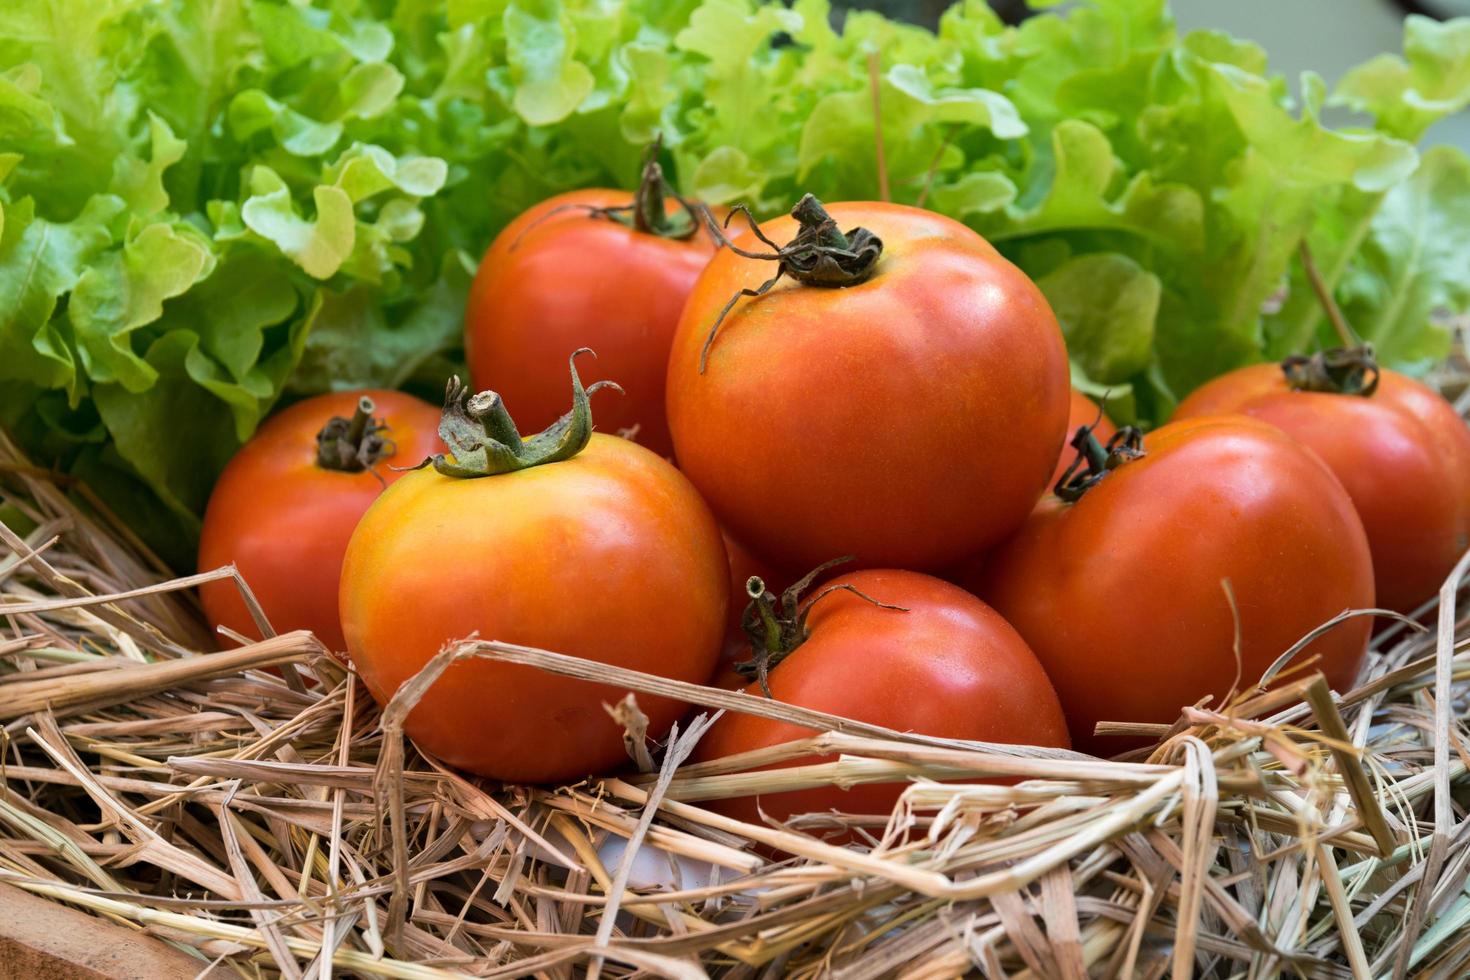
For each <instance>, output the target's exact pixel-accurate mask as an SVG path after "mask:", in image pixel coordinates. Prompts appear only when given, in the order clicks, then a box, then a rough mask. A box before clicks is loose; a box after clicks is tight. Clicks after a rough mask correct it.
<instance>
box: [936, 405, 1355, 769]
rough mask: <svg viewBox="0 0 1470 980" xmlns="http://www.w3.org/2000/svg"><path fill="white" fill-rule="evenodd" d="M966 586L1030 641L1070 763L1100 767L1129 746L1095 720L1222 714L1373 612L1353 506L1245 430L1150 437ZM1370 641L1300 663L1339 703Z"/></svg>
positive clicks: (1315, 467) (1026, 527)
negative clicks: (1050, 690) (1290, 660)
mask: <svg viewBox="0 0 1470 980" xmlns="http://www.w3.org/2000/svg"><path fill="white" fill-rule="evenodd" d="M1226 583H1228V590H1229V591H1228V594H1227V586H1226ZM963 584H964V585H965V587H966V588H968V589H970V590H971V591H973V592H974V593H975V594H976V595H978V596H980V597H981V598H982V599H984V600H985V601H987V602H989V603H990V604H991V605H992V606H993V607H994V608H995V609H996V610H997V611H998V612H999V613H1000V614H1001V615H1003V616H1005V617H1006V619H1007V620H1008V621H1009V622H1010V623H1011V624H1012V625H1013V626H1015V628H1016V630H1017V631H1018V632H1019V633H1020V634H1021V636H1023V637H1025V639H1026V641H1027V643H1029V644H1030V646H1031V648H1032V649H1033V650H1034V651H1035V652H1036V656H1037V657H1038V658H1039V659H1040V660H1041V663H1042V664H1043V665H1044V666H1045V667H1046V670H1047V672H1048V674H1049V675H1050V676H1051V678H1052V680H1053V682H1054V683H1055V684H1056V688H1057V693H1058V695H1059V696H1060V698H1061V702H1062V706H1063V708H1064V710H1065V711H1066V714H1067V721H1068V725H1069V726H1070V728H1071V731H1072V736H1073V739H1074V740H1075V742H1076V743H1077V745H1078V747H1079V748H1082V749H1083V750H1085V751H1089V752H1092V753H1095V754H1103V755H1109V754H1113V753H1116V752H1118V751H1121V750H1123V749H1125V748H1129V747H1132V746H1133V745H1134V744H1136V743H1134V742H1129V741H1127V740H1121V739H1113V738H1102V737H1097V736H1095V735H1094V729H1095V726H1096V725H1097V723H1098V722H1101V721H1123V722H1148V723H1160V724H1170V723H1172V722H1174V721H1175V720H1177V719H1178V717H1179V715H1180V711H1181V710H1182V709H1183V708H1184V707H1185V706H1187V705H1192V704H1195V703H1196V702H1198V701H1199V700H1200V699H1201V698H1204V697H1210V698H1213V699H1215V703H1217V704H1218V703H1219V700H1220V699H1222V698H1225V697H1226V696H1227V695H1229V694H1230V693H1231V691H1232V690H1234V691H1237V692H1239V691H1243V690H1246V689H1247V688H1249V687H1250V686H1251V685H1254V684H1255V683H1256V682H1257V681H1258V680H1259V679H1260V678H1261V676H1262V674H1263V673H1264V672H1265V670H1266V669H1267V668H1268V667H1269V666H1270V665H1271V664H1272V663H1273V662H1274V661H1275V660H1276V658H1277V657H1279V656H1280V655H1281V653H1282V652H1283V651H1285V650H1287V649H1289V648H1290V647H1291V646H1292V645H1293V644H1295V643H1296V642H1297V641H1298V640H1300V639H1302V638H1303V637H1304V636H1306V635H1307V634H1308V633H1309V632H1310V631H1312V630H1313V629H1315V628H1316V627H1318V626H1320V625H1322V624H1323V623H1325V622H1327V621H1328V620H1330V619H1332V618H1333V617H1335V616H1337V615H1338V614H1340V613H1342V612H1343V611H1344V610H1348V609H1369V608H1372V607H1373V605H1374V591H1373V569H1372V562H1371V559H1370V557H1369V552H1368V541H1367V537H1366V535H1365V533H1364V531H1363V524H1362V521H1361V520H1360V519H1359V518H1358V515H1357V512H1356V511H1355V510H1354V509H1353V505H1352V501H1351V500H1350V499H1349V498H1348V495H1347V492H1346V491H1345V490H1343V488H1342V485H1341V484H1340V483H1339V482H1338V480H1337V478H1336V477H1334V476H1333V475H1332V472H1331V471H1330V470H1329V469H1328V468H1327V466H1326V465H1325V464H1324V463H1323V462H1322V461H1321V459H1319V458H1318V457H1317V456H1316V455H1314V454H1313V453H1311V452H1310V451H1309V450H1307V449H1305V448H1303V447H1302V446H1301V445H1300V444H1298V443H1297V442H1295V441H1294V440H1292V439H1291V438H1290V437H1289V436H1287V435H1286V434H1285V433H1283V432H1282V431H1281V430H1280V429H1277V428H1275V427H1273V426H1270V425H1267V424H1265V423H1263V422H1258V421H1255V420H1253V419H1248V418H1244V417H1240V416H1204V417H1201V418H1197V419H1189V420H1186V421H1181V422H1174V423H1170V424H1168V425H1165V426H1162V427H1161V428H1159V429H1157V430H1155V431H1153V432H1151V433H1149V434H1148V435H1147V436H1145V437H1143V439H1142V448H1141V455H1139V456H1136V457H1134V458H1131V459H1128V460H1123V461H1116V468H1112V469H1109V470H1107V472H1106V474H1105V475H1102V476H1101V477H1100V478H1099V479H1097V480H1096V481H1095V482H1093V483H1092V485H1091V486H1090V488H1088V489H1086V490H1085V492H1084V493H1083V494H1082V495H1081V497H1080V499H1078V500H1077V501H1076V502H1075V503H1066V502H1063V501H1062V500H1060V499H1058V498H1057V497H1047V498H1045V499H1043V501H1042V502H1041V504H1040V505H1039V506H1038V507H1037V508H1036V510H1035V511H1034V512H1033V513H1032V515H1031V516H1030V517H1029V518H1028V519H1027V521H1026V523H1025V524H1023V525H1022V527H1021V528H1020V529H1019V530H1018V531H1017V532H1016V533H1015V534H1014V535H1013V536H1012V537H1011V538H1010V539H1009V540H1007V541H1006V542H1005V543H1003V544H1002V545H1001V546H1000V547H999V548H997V549H996V550H995V551H993V552H991V553H990V555H989V556H988V557H987V560H986V561H985V562H983V563H982V564H980V565H979V567H978V568H977V569H976V570H975V572H974V574H973V576H972V577H971V578H969V579H968V580H965V581H964V582H963ZM1237 614H1238V616H1239V644H1240V656H1241V659H1240V661H1239V662H1237V660H1236V656H1235V652H1234V648H1235V644H1236V641H1237V626H1236V615H1237ZM1370 625H1371V621H1370V619H1369V618H1368V617H1356V618H1352V619H1349V620H1347V621H1346V622H1344V623H1342V624H1341V625H1339V626H1337V627H1336V628H1334V629H1333V630H1331V631H1329V632H1328V633H1327V634H1325V635H1324V636H1322V637H1321V638H1319V639H1318V640H1316V641H1315V642H1314V643H1312V644H1311V646H1309V647H1308V648H1307V649H1306V650H1305V651H1304V652H1303V653H1302V654H1301V655H1300V657H1299V658H1298V661H1297V662H1298V663H1299V664H1305V663H1307V662H1309V661H1310V662H1312V663H1313V665H1314V669H1320V670H1322V671H1323V673H1324V674H1325V675H1326V676H1327V679H1328V681H1329V683H1331V684H1332V685H1333V686H1334V687H1335V688H1337V689H1338V690H1345V689H1347V688H1348V687H1349V686H1350V685H1351V684H1352V683H1353V682H1354V680H1355V678H1356V676H1357V671H1358V668H1359V667H1360V665H1361V663H1362V659H1363V656H1364V654H1365V651H1366V649H1367V643H1368V636H1369V631H1370ZM1313 658H1316V659H1315V660H1314V659H1313Z"/></svg>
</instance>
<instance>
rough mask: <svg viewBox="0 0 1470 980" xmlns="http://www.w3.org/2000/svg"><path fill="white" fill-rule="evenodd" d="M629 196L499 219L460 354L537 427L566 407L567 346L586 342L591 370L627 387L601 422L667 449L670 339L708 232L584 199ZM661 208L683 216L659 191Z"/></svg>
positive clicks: (582, 197) (707, 249) (705, 255)
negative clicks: (502, 224) (631, 218)
mask: <svg viewBox="0 0 1470 980" xmlns="http://www.w3.org/2000/svg"><path fill="white" fill-rule="evenodd" d="M657 179H659V180H662V176H661V175H658V178H657ZM634 201H635V195H634V194H633V193H631V192H629V191H619V190H603V189H591V190H579V191H572V192H570V193H567V194H560V195H558V196H556V197H553V198H551V199H549V200H546V201H542V202H541V203H540V204H538V205H536V206H535V207H533V208H531V209H530V210H529V211H526V212H525V213H524V214H522V215H520V216H519V217H518V218H516V219H515V220H514V221H512V222H511V223H510V224H509V225H508V226H506V228H505V230H504V231H502V232H501V233H500V234H499V235H498V236H497V237H496V239H495V241H494V243H492V244H491V246H490V249H489V251H487V252H486V253H485V257H484V259H483V260H482V261H481V262H480V268H479V271H478V272H476V273H475V281H474V284H473V285H472V286H471V288H470V297H469V305H468V308H467V309H466V311H465V355H466V358H467V359H468V361H469V368H470V375H471V377H472V379H473V382H474V385H475V386H476V387H477V388H492V389H494V390H495V391H498V392H500V394H501V396H502V397H504V398H505V401H506V404H507V405H508V406H509V407H510V408H511V410H512V411H514V412H515V414H516V417H517V418H519V419H520V420H522V422H523V423H524V424H525V425H526V426H527V428H536V429H539V428H541V427H543V426H547V425H550V424H551V423H552V422H553V421H554V420H555V419H556V418H557V417H558V416H559V415H561V414H562V412H563V411H565V410H566V386H565V383H564V379H563V376H562V364H563V361H564V359H565V358H566V356H567V352H568V351H570V350H573V349H575V348H578V347H592V348H594V349H595V350H596V351H597V355H598V360H597V365H596V374H597V376H598V377H604V378H616V379H617V380H618V382H619V383H620V384H621V385H622V387H623V389H624V391H625V392H626V393H625V394H624V396H623V397H622V398H621V399H619V400H617V401H613V400H611V399H610V400H609V401H608V403H607V404H605V405H603V406H601V407H600V408H599V409H598V427H599V428H600V429H601V430H602V431H604V432H609V433H612V432H617V431H619V430H622V429H628V428H631V427H633V426H635V425H636V426H637V427H638V430H637V434H636V436H635V438H636V440H637V441H638V442H639V443H641V444H642V445H644V446H647V447H648V448H649V449H652V450H653V451H654V452H656V453H658V454H659V455H661V456H668V455H671V454H672V453H673V443H672V441H671V440H670V439H669V428H668V423H667V422H666V421H665V420H664V377H665V374H666V370H667V366H668V360H669V344H670V342H671V341H672V339H673V336H674V327H675V325H676V324H677V323H678V322H679V311H680V310H682V309H683V308H684V300H685V299H686V298H687V297H688V295H689V290H690V288H691V287H692V286H693V285H694V280H695V278H696V277H698V275H699V273H700V270H702V269H703V268H704V266H705V264H706V263H707V262H708V261H709V257H710V255H711V254H712V253H713V252H714V243H713V242H712V241H711V240H710V237H709V234H708V233H707V232H706V231H705V230H704V229H703V228H698V227H696V228H695V229H694V231H693V234H691V235H689V236H688V237H686V238H675V237H666V236H664V235H662V234H659V233H657V232H655V231H640V230H638V229H636V228H634V227H632V226H631V225H629V224H624V223H622V222H621V221H618V220H614V218H612V217H607V216H603V215H600V214H596V213H589V210H588V209H589V208H590V209H596V208H626V207H628V206H629V205H630V204H631V203H632V202H634ZM657 207H659V208H661V209H663V210H664V211H665V212H666V213H667V214H669V215H671V216H674V217H675V218H677V219H678V223H679V225H680V229H681V230H682V228H683V227H687V226H688V222H689V220H690V216H689V215H686V214H684V213H683V212H682V210H681V206H680V205H679V204H678V203H677V202H675V201H673V200H669V201H668V202H667V204H665V203H664V202H663V200H662V198H660V199H659V201H658V202H657Z"/></svg>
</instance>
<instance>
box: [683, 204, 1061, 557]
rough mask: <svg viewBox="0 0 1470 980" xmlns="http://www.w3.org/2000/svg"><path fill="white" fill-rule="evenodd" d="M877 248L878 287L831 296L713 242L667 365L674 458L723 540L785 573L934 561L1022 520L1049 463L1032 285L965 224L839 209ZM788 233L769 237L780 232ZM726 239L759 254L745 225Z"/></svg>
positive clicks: (784, 223)
mask: <svg viewBox="0 0 1470 980" xmlns="http://www.w3.org/2000/svg"><path fill="white" fill-rule="evenodd" d="M828 211H829V212H830V214H831V216H832V217H833V219H834V220H835V221H836V222H837V223H838V224H839V225H840V226H841V227H843V228H845V229H850V228H853V227H855V226H859V225H861V226H863V227H866V228H868V229H870V230H871V231H873V232H874V233H875V234H877V235H878V236H879V237H881V238H882V240H883V243H884V252H883V255H882V257H881V258H880V259H879V260H878V264H877V268H876V271H875V272H874V274H873V276H872V278H870V279H868V280H867V281H865V282H863V283H860V284H858V285H854V286H848V287H845V288H840V289H826V288H820V287H814V286H804V285H800V284H798V283H795V282H793V281H791V280H789V279H783V280H782V281H781V282H780V283H779V284H778V285H777V286H775V287H774V288H773V289H772V290H771V291H770V292H769V293H767V294H766V295H765V296H763V297H760V298H758V299H749V298H746V299H742V300H740V302H739V303H737V304H736V305H735V307H734V308H733V309H732V310H731V312H730V314H729V315H728V316H726V318H725V320H724V322H723V323H722V324H721V326H720V328H719V332H718V334H717V335H716V337H715V340H714V344H713V346H711V348H710V350H709V360H708V364H707V367H706V370H705V373H703V374H701V373H700V371H699V364H700V352H701V348H702V347H703V346H704V343H705V338H706V336H707V335H708V333H709V331H710V328H711V327H712V326H713V325H714V323H715V320H716V317H717V316H718V314H719V311H720V309H721V307H723V306H724V305H725V303H727V302H728V301H729V300H730V298H731V297H732V296H733V295H734V294H735V293H736V292H738V291H739V290H740V289H741V288H747V287H748V288H755V287H758V286H760V285H761V284H762V283H763V282H765V281H766V280H767V279H769V278H770V277H771V276H772V275H774V274H775V272H776V269H775V265H774V263H770V262H761V261H757V260H752V259H746V258H742V257H740V256H738V255H736V254H734V253H733V252H731V251H729V250H722V251H721V252H719V253H717V254H716V255H715V257H714V259H712V260H711V261H710V264H709V266H708V267H707V268H706V269H705V271H704V273H703V274H702V275H701V276H700V278H699V281H698V282H697V283H696V284H695V286H694V291H693V292H692V293H691V294H690V297H689V303H688V305H687V306H685V308H684V314H683V317H682V318H681V320H680V322H679V330H678V333H677V334H676V335H675V337H674V345H673V350H672V353H671V355H670V360H669V381H668V414H669V425H670V428H671V430H672V432H673V436H674V445H675V449H676V454H677V455H678V457H679V462H680V466H681V467H682V468H683V469H684V470H685V472H686V473H688V474H689V477H690V479H691V480H693V481H694V484H695V486H697V487H699V488H700V491H701V492H702V493H703V494H704V495H705V497H706V499H707V500H709V502H710V506H711V507H712V508H713V509H714V511H715V513H716V514H717V515H718V516H719V518H720V520H721V521H722V522H723V523H724V524H725V526H726V527H727V528H728V529H729V530H730V532H731V533H732V534H734V535H735V536H736V537H738V538H739V539H740V540H742V541H745V542H746V543H748V544H749V545H750V547H752V548H754V549H755V550H756V551H757V552H759V553H760V554H762V555H765V556H767V557H768V558H770V559H771V560H772V561H774V562H776V563H778V564H779V565H782V566H784V567H787V568H814V567H816V566H817V565H818V564H820V563H822V562H825V561H828V560H830V559H832V558H835V557H838V556H841V555H856V556H857V560H858V563H859V564H861V565H863V566H870V567H871V566H897V567H903V568H938V567H943V566H944V565H946V564H947V563H949V562H952V561H954V560H957V559H959V558H961V557H964V556H966V555H969V554H972V553H974V552H975V551H978V550H980V549H983V548H984V547H986V546H987V545H989V544H991V543H993V542H995V541H997V540H999V539H1000V538H1001V537H1003V536H1004V535H1005V534H1006V533H1007V532H1008V531H1010V530H1011V529H1012V528H1014V527H1015V526H1016V525H1017V524H1018V523H1020V521H1021V520H1022V519H1023V518H1024V517H1025V515H1026V512H1027V511H1028V510H1029V509H1030V508H1031V505H1032V504H1033V503H1034V502H1035V500H1036V497H1037V496H1038V495H1039V494H1040V493H1041V491H1042V489H1043V487H1044V486H1045V482H1046V478H1047V476H1048V475H1049V474H1050V473H1051V470H1052V466H1053V465H1054V464H1055V463H1056V461H1057V457H1058V454H1059V452H1060V449H1061V445H1062V436H1063V434H1064V432H1065V429H1066V417H1067V397H1068V396H1067V391H1068V384H1069V373H1068V367H1067V358H1066V350H1065V347H1064V344H1063V341H1062V335H1061V331H1060V329H1059V328H1058V327H1057V323H1056V318H1055V317H1054V316H1053V315H1052V312H1051V309H1050V308H1049V307H1048V306H1047V304H1046V300H1045V298H1044V297H1043V296H1042V295H1041V292H1040V290H1038V289H1037V288H1036V286H1035V285H1034V284H1033V283H1032V282H1031V281H1030V280H1029V279H1027V278H1026V276H1025V275H1024V274H1023V273H1022V272H1021V271H1020V270H1019V269H1017V268H1016V267H1015V266H1013V265H1011V264H1010V263H1009V262H1007V261H1006V260H1005V259H1004V258H1003V257H1002V256H1001V255H1000V254H999V253H998V252H996V251H995V249H994V248H992V247H991V246H990V244H989V243H987V242H986V241H985V240H984V239H982V238H981V237H980V236H979V235H977V234H975V233H974V232H973V231H971V230H970V229H968V228H966V227H965V226H963V225H961V224H959V223H958V222H955V221H951V220H950V219H948V218H944V217H941V216H939V215H935V214H931V213H929V212H926V211H921V210H919V209H916V208H910V207H905V206H902V205H894V204H873V203H855V204H834V205H831V206H830V207H829V208H828ZM796 228H797V223H796V221H795V220H794V219H792V218H790V217H785V218H778V219H776V220H774V221H771V222H769V223H768V224H766V225H764V226H763V229H764V230H765V232H766V233H767V234H768V235H769V236H770V237H771V238H772V239H773V240H775V241H778V242H784V241H788V240H790V239H791V238H792V237H793V235H794V234H795V231H796ZM740 244H742V245H743V246H745V247H749V248H756V249H761V250H764V248H765V246H763V245H761V244H760V243H758V242H757V241H755V239H754V237H753V235H750V234H747V235H745V236H743V237H742V238H741V239H740Z"/></svg>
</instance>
